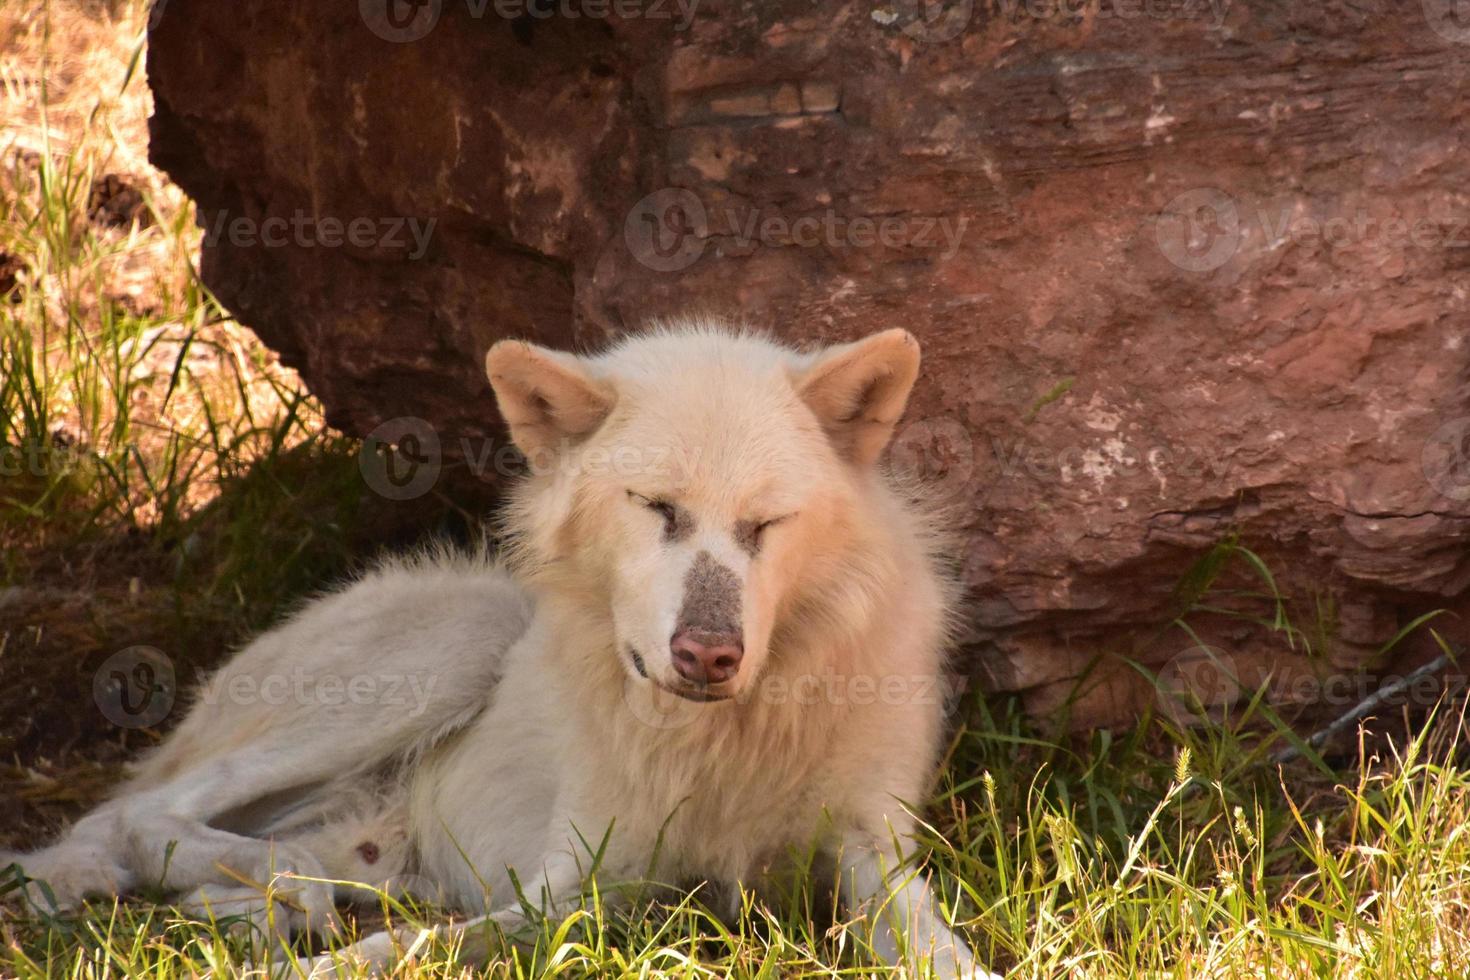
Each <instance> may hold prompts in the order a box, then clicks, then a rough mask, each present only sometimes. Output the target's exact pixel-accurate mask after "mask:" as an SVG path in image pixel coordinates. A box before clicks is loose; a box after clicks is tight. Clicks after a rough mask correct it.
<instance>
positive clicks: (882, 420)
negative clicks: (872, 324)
mask: <svg viewBox="0 0 1470 980" xmlns="http://www.w3.org/2000/svg"><path fill="white" fill-rule="evenodd" d="M918 376H919V342H918V341H917V340H915V339H914V335H913V334H911V333H909V332H908V331H907V330H885V331H883V332H882V333H876V334H873V336H871V337H867V338H864V339H863V340H859V341H855V342H854V343H851V344H843V345H842V346H840V347H833V348H832V349H830V350H828V351H826V352H825V353H823V354H821V355H820V356H818V358H817V360H816V362H815V363H814V364H812V365H811V366H810V367H808V368H807V369H806V370H805V371H803V372H802V373H801V374H800V375H798V376H797V377H796V378H795V384H796V391H797V394H799V395H800V396H801V400H802V401H804V402H806V405H807V407H808V408H810V409H811V410H812V412H814V413H815V414H816V416H817V419H818V420H819V421H821V423H822V428H823V429H825V430H826V431H827V437H828V438H829V439H831V440H832V444H833V445H834V446H836V447H837V451H838V452H839V453H840V454H842V456H843V458H845V459H848V460H850V461H852V462H854V463H857V464H858V465H864V466H865V465H868V464H871V463H873V462H875V461H876V460H877V459H878V456H879V455H880V454H881V453H882V452H883V448H884V447H885V446H887V445H888V440H889V439H891V438H893V427H894V426H895V425H897V424H898V420H899V418H900V417H901V416H902V415H903V410H904V408H905V406H907V405H908V401H909V391H910V390H912V388H913V387H914V380H915V379H916V378H917V377H918Z"/></svg>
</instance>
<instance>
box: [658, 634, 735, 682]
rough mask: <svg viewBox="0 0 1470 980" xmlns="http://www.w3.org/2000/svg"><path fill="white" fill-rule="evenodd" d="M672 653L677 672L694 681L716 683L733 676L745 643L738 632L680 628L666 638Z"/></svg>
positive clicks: (687, 679)
mask: <svg viewBox="0 0 1470 980" xmlns="http://www.w3.org/2000/svg"><path fill="white" fill-rule="evenodd" d="M669 650H670V652H671V653H672V654H673V655H674V669H675V670H676V671H678V672H679V676H680V677H682V678H684V679H685V680H686V681H689V682H691V683H694V684H700V685H704V684H719V683H721V682H723V681H727V680H729V679H730V678H732V677H734V676H735V674H736V673H737V672H738V671H739V670H740V660H741V658H742V657H744V656H745V645H744V644H743V643H742V642H741V639H740V634H738V633H711V632H709V631H707V630H699V629H683V630H680V631H679V632H677V633H675V634H674V638H673V639H672V640H670V641H669Z"/></svg>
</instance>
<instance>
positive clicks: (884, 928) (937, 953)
mask: <svg viewBox="0 0 1470 980" xmlns="http://www.w3.org/2000/svg"><path fill="white" fill-rule="evenodd" d="M842 864H843V875H842V891H843V900H844V901H845V902H846V904H847V905H848V907H849V908H851V909H853V910H855V911H861V912H865V913H866V914H867V915H868V917H869V922H870V924H871V928H872V944H873V950H874V952H876V953H877V954H878V955H879V956H881V957H883V958H884V959H885V960H887V961H888V962H890V963H892V964H894V965H895V966H900V965H902V966H907V967H908V968H909V969H910V971H911V974H912V975H918V976H923V975H924V974H923V973H922V972H921V971H922V968H923V964H925V963H927V964H928V965H929V968H930V969H931V970H932V971H933V973H934V976H936V977H941V978H944V980H950V978H962V980H1001V978H1000V977H999V976H998V975H997V974H994V973H991V972H990V971H989V970H986V969H985V968H984V967H982V966H981V965H980V964H979V963H978V962H976V960H975V955H974V953H973V952H971V950H970V947H969V945H968V944H967V943H966V942H965V940H964V939H963V938H961V937H960V936H957V935H956V934H955V933H954V930H952V929H951V928H950V927H949V925H948V924H947V923H946V922H945V921H944V918H943V916H942V915H940V912H939V906H938V903H937V902H935V900H934V894H933V892H932V891H931V890H930V888H929V884H928V882H927V881H926V880H925V879H924V878H922V877H920V875H919V873H918V872H917V871H916V870H915V869H914V868H912V867H910V866H908V865H907V864H906V863H905V861H904V856H903V854H901V853H900V852H898V851H897V850H896V849H895V848H894V846H893V844H892V843H891V842H884V841H878V840H857V841H851V842H849V843H848V844H847V846H846V847H845V848H844V850H843V853H842Z"/></svg>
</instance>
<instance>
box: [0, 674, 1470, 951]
mask: <svg viewBox="0 0 1470 980" xmlns="http://www.w3.org/2000/svg"><path fill="white" fill-rule="evenodd" d="M1464 734H1465V729H1464V725H1463V719H1462V718H1460V717H1459V716H1457V715H1450V714H1442V715H1439V716H1436V717H1434V718H1432V719H1431V720H1430V721H1429V722H1428V724H1427V725H1426V727H1425V728H1424V730H1423V731H1421V732H1420V733H1419V734H1418V735H1416V736H1415V737H1414V738H1412V739H1410V740H1408V741H1406V742H1405V743H1404V744H1402V745H1400V746H1397V747H1395V748H1393V749H1391V750H1390V751H1389V752H1388V754H1387V755H1385V757H1383V758H1381V759H1380V758H1375V757H1372V756H1368V757H1365V758H1363V759H1361V760H1359V762H1360V765H1357V766H1354V767H1351V768H1347V769H1345V770H1343V771H1342V772H1341V773H1340V774H1339V778H1338V779H1337V780H1336V781H1333V780H1328V779H1326V778H1324V777H1323V776H1322V775H1321V773H1319V772H1318V771H1317V769H1316V768H1315V767H1313V766H1310V765H1307V764H1301V765H1300V766H1299V768H1297V769H1295V770H1293V769H1292V768H1289V767H1288V768H1287V769H1286V770H1284V771H1278V770H1277V769H1276V768H1275V767H1272V766H1270V765H1269V764H1267V763H1265V762H1264V761H1262V759H1261V757H1262V753H1263V751H1265V750H1267V749H1269V748H1270V747H1271V745H1272V743H1273V741H1274V737H1273V736H1269V735H1261V734H1259V733H1256V734H1247V733H1246V732H1245V730H1244V729H1241V728H1235V727H1232V728H1214V729H1207V730H1203V729H1202V730H1192V731H1175V732H1172V733H1169V732H1167V731H1166V730H1164V729H1163V728H1162V727H1161V726H1154V725H1142V726H1140V727H1139V728H1137V729H1135V730H1134V731H1133V732H1131V733H1129V734H1128V735H1127V736H1126V737H1114V736H1110V735H1108V734H1104V733H1099V734H1097V735H1095V736H1093V737H1092V738H1091V739H1089V740H1086V741H1082V742H1075V743H1071V742H1055V741H1048V740H1044V739H1039V738H1037V737H1035V735H1034V733H1032V731H1031V729H1030V727H1029V726H1028V725H1027V724H1026V723H1025V722H1024V721H1023V720H1022V719H1021V718H1020V717H1019V715H1017V714H1016V713H1013V712H1010V711H1006V712H1005V713H1003V714H999V715H997V714H992V713H991V711H990V709H989V708H988V707H987V704H986V702H985V701H983V700H981V699H978V698H977V699H976V700H974V701H973V702H972V703H971V705H970V718H969V723H968V724H967V725H966V726H965V727H964V728H963V729H962V730H961V731H959V732H958V734H957V735H956V736H955V740H954V744H953V746H952V753H951V760H950V766H949V768H948V770H947V777H946V781H945V786H944V789H943V792H942V793H941V794H939V797H938V799H937V800H936V801H935V803H934V805H933V807H931V809H930V810H929V814H930V816H931V817H932V825H931V826H932V828H933V837H932V841H931V843H932V844H933V858H932V869H933V870H934V871H935V875H936V880H937V882H938V883H939V888H940V890H941V892H942V893H943V894H944V895H946V896H947V897H948V899H949V900H950V901H951V902H952V903H953V906H954V908H955V909H956V910H957V912H958V916H959V919H960V920H961V922H963V923H964V925H965V927H966V928H967V929H968V931H969V932H970V934H971V935H972V937H973V938H974V939H975V941H976V944H977V946H978V947H979V948H980V949H981V950H983V951H985V953H986V955H987V956H988V957H989V958H990V960H991V962H992V963H995V964H997V965H1000V966H1004V967H1005V968H1006V969H1008V970H1009V971H1011V975H1013V976H1018V977H1055V976H1061V975H1072V976H1087V977H1135V976H1181V977H1258V976H1283V977H1285V976H1290V977H1325V976H1333V977H1340V976H1364V977H1421V976H1443V977H1463V976H1465V975H1467V971H1470V916H1467V911H1466V902H1467V899H1470V894H1467V883H1470V829H1467V828H1470V771H1467V769H1466V768H1465V767H1464V766H1463V765H1461V764H1460V763H1459V762H1458V761H1457V759H1456V749H1457V745H1458V744H1459V743H1460V742H1461V741H1462V739H1463V736H1464ZM1252 760H1254V761H1252ZM821 884H822V883H821V882H817V883H814V884H812V886H811V888H810V889H809V890H805V891H803V892H801V893H799V894H798V895H797V896H795V898H794V900H793V901H792V902H790V903H789V906H788V905H786V904H783V905H778V906H770V905H763V904H761V903H759V902H757V901H756V900H754V899H753V898H747V900H746V902H745V905H744V910H743V912H742V913H741V914H740V915H739V916H738V917H737V918H736V919H734V920H733V921H721V920H720V919H719V918H717V917H715V916H713V915H711V914H709V913H708V912H707V911H705V910H704V909H703V907H702V906H701V905H700V904H699V898H700V896H699V893H697V892H696V893H695V894H694V895H692V896H679V897H676V898H673V899H670V900H665V901H663V902H660V903H655V904H646V903H645V904H642V905H638V906H635V909H636V914H632V915H630V914H628V913H626V912H620V913H610V912H606V911H602V910H600V909H598V908H596V907H594V908H593V910H591V911H589V912H587V913H584V914H578V915H576V916H573V917H571V918H569V919H568V920H566V921H563V922H551V923H547V924H546V925H545V928H544V930H543V935H542V938H541V940H540V942H539V943H538V944H537V945H536V947H535V948H534V949H533V950H522V951H519V952H517V953H514V954H511V955H508V956H506V957H504V958H502V959H500V960H498V961H497V962H496V963H495V964H494V965H493V967H492V970H491V972H492V975H498V976H583V975H588V974H595V975H602V976H648V975H655V974H656V975H661V976H662V975H668V976H735V977H757V976H768V977H786V976H796V975H813V976H831V975H834V974H833V969H834V967H833V966H831V965H830V964H836V965H837V966H836V968H837V969H839V970H845V971H848V972H849V973H855V972H862V973H870V972H871V971H872V970H874V969H876V967H875V966H874V964H873V963H872V962H871V960H870V959H868V958H867V957H866V956H864V955H863V953H862V942H861V931H860V930H859V929H856V928H854V927H852V924H851V923H847V922H843V921H840V920H839V921H836V922H833V921H832V920H831V919H830V918H827V919H824V918H822V917H821V916H817V917H815V919H814V918H813V916H812V915H811V914H809V909H810V908H811V907H812V906H813V901H812V899H813V896H814V895H816V896H817V897H818V899H819V898H820V892H821ZM816 904H817V905H818V906H820V901H819V900H818V901H817V902H816ZM391 914H392V917H393V918H394V920H395V921H399V922H404V921H418V922H426V923H433V922H434V921H437V920H439V918H440V915H439V913H435V912H433V911H431V910H419V909H415V908H411V907H403V906H397V907H395V908H394V909H393V910H392V912H391ZM0 929H3V933H4V939H5V945H6V946H7V949H6V950H5V951H4V952H3V953H0V972H3V973H4V975H6V976H16V977H23V978H30V977H36V978H40V977H52V976H87V977H92V976H96V977H102V976H112V977H132V976H140V977H141V976H147V977H158V978H173V977H185V976H192V975H194V974H196V973H198V972H202V971H205V970H212V971H215V972H216V973H217V974H218V975H230V971H231V970H233V969H235V968H236V967H237V966H238V964H240V963H242V962H245V961H246V960H247V959H248V955H249V954H250V952H251V951H252V950H253V951H254V953H255V954H256V955H259V954H260V952H261V950H262V949H263V947H262V946H261V945H260V944H261V943H262V942H263V940H262V939H261V937H254V938H253V939H252V938H250V937H241V936H229V935H226V934H224V931H223V930H222V929H221V927H220V926H219V925H203V924H196V923H191V922H187V921H184V920H182V919H181V918H180V917H179V916H178V915H177V914H175V913H173V912H171V911H169V910H168V909H166V908H162V907H158V906H153V905H149V904H131V903H129V904H108V905H103V906H98V907H96V908H94V909H93V910H91V911H90V912H89V913H87V914H84V915H80V916H77V917H72V918H66V919H61V920H57V919H49V918H46V917H40V916H38V917H32V918H27V919H21V920H17V921H10V922H7V923H6V924H4V925H3V927H0ZM405 975H410V976H414V977H438V976H453V975H458V970H457V968H455V967H454V966H452V964H451V958H450V956H449V952H448V951H447V950H445V949H443V948H442V947H434V946H430V947H429V948H428V950H427V951H426V955H425V956H424V957H423V958H422V959H420V960H419V961H418V962H417V963H416V964H414V966H413V967H412V968H411V969H410V970H409V971H408V972H407V973H406V974H405Z"/></svg>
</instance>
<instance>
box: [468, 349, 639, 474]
mask: <svg viewBox="0 0 1470 980" xmlns="http://www.w3.org/2000/svg"><path fill="white" fill-rule="evenodd" d="M485 373H486V374H487V375H488V376H489V378H490V387H491V388H493V389H494V390H495V403H496V404H497V405H499V406H500V414H501V415H502V416H503V417H504V418H505V421H506V423H507V424H508V425H509V426H510V438H511V441H512V442H514V443H515V444H516V447H517V448H518V449H520V451H521V452H523V453H525V454H526V455H528V456H529V455H531V454H532V453H535V452H538V451H541V450H546V449H549V450H552V451H555V450H556V449H558V448H560V447H561V446H562V445H564V444H566V443H567V442H570V441H575V440H577V439H579V438H581V437H582V436H586V435H589V434H591V432H592V430H594V429H596V428H597V427H598V426H599V425H600V424H602V420H603V419H605V418H607V414H608V412H610V411H612V407H613V401H614V399H615V396H614V394H613V391H612V388H611V386H609V385H607V384H605V383H604V382H601V381H598V380H597V379H595V378H593V377H591V376H590V375H589V374H588V373H587V372H586V370H585V369H584V368H583V366H582V364H581V363H580V362H579V361H578V359H577V358H576V357H575V356H574V355H572V354H562V353H559V352H557V351H553V350H547V349H546V348H545V347H537V346H536V345H535V344H528V343H526V342H524V341H520V340H502V341H501V342H500V343H498V344H496V345H495V346H494V347H491V348H490V353H488V354H486V355H485Z"/></svg>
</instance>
